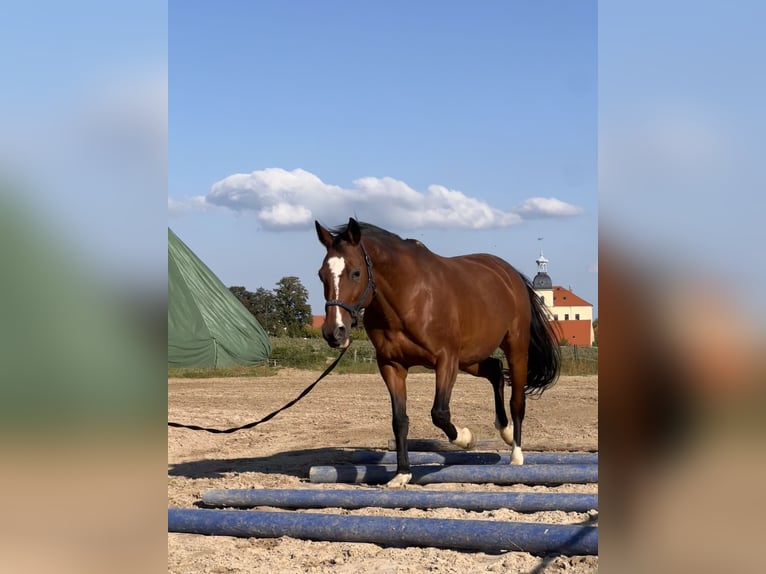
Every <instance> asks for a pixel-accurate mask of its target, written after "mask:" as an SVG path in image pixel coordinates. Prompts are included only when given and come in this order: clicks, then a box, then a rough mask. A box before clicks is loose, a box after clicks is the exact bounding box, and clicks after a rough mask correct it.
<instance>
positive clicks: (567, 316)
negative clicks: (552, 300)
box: [564, 313, 569, 321]
mask: <svg viewBox="0 0 766 574" xmlns="http://www.w3.org/2000/svg"><path fill="white" fill-rule="evenodd" d="M564 321H569V313H564Z"/></svg>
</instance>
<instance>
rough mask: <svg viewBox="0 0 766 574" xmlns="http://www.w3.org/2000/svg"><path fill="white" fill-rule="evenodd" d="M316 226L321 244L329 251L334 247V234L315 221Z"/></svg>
mask: <svg viewBox="0 0 766 574" xmlns="http://www.w3.org/2000/svg"><path fill="white" fill-rule="evenodd" d="M314 225H315V226H316V228H317V237H318V238H319V243H321V244H322V245H324V246H325V247H326V248H327V249H329V248H330V247H332V233H330V232H329V231H327V230H326V229H325V228H324V227H322V225H321V224H320V223H319V222H318V221H316V220H315V221H314Z"/></svg>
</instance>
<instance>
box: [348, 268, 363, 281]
mask: <svg viewBox="0 0 766 574" xmlns="http://www.w3.org/2000/svg"><path fill="white" fill-rule="evenodd" d="M361 276H362V272H361V271H359V269H354V270H353V271H352V272H351V274H350V277H351V279H353V280H354V281H359V278H360V277H361Z"/></svg>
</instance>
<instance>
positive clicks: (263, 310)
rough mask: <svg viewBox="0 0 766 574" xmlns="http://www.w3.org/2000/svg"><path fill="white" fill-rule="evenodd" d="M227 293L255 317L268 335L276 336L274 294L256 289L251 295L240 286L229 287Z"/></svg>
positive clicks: (259, 288)
mask: <svg viewBox="0 0 766 574" xmlns="http://www.w3.org/2000/svg"><path fill="white" fill-rule="evenodd" d="M229 291H231V292H232V293H233V294H234V296H235V297H236V298H237V299H239V300H240V302H241V303H242V304H243V305H244V306H245V308H246V309H247V310H248V311H250V312H251V313H252V314H253V315H254V316H255V318H256V319H257V320H258V323H260V324H261V326H262V327H263V328H264V330H265V331H266V332H267V333H268V334H269V335H276V334H277V333H276V329H277V327H278V323H279V321H278V318H277V316H276V308H275V305H274V294H273V293H272V292H271V291H269V290H267V289H264V288H263V287H258V289H256V291H255V293H252V292H251V291H248V290H247V289H245V288H244V287H240V286H234V287H229Z"/></svg>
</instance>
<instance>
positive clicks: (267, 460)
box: [168, 369, 598, 574]
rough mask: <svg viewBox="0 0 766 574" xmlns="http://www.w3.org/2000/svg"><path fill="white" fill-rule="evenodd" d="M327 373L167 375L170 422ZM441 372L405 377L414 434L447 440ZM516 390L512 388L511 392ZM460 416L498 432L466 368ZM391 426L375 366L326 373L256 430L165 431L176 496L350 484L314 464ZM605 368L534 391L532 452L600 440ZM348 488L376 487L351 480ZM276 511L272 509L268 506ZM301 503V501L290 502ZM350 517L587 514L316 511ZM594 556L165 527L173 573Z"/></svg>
mask: <svg viewBox="0 0 766 574" xmlns="http://www.w3.org/2000/svg"><path fill="white" fill-rule="evenodd" d="M318 374H319V373H314V372H308V371H298V370H290V369H284V370H282V371H280V373H279V374H278V375H277V376H274V377H267V378H236V379H169V380H168V420H170V421H176V422H182V423H187V424H197V425H202V426H211V427H216V428H226V427H231V426H237V425H242V424H245V423H248V422H250V421H253V420H257V419H259V418H261V417H262V416H264V415H266V414H268V413H269V412H271V411H273V410H275V409H277V408H279V407H280V406H282V405H283V404H285V403H286V402H288V401H289V400H291V399H293V398H294V397H295V396H297V395H298V394H299V393H300V392H301V391H302V390H303V389H304V388H305V387H306V386H307V385H308V384H309V383H311V382H312V381H313V380H314V379H315V378H316V376H318ZM433 388H434V379H433V374H414V375H410V377H409V379H408V414H409V417H410V438H433V439H443V438H444V436H443V434H442V433H441V431H440V430H438V429H437V428H436V427H434V426H433V425H432V424H431V417H430V409H431V403H432V401H433ZM509 391H510V390H509V389H508V393H507V394H509ZM451 406H452V409H451V410H452V416H453V421H454V422H455V424H456V425H458V426H467V427H469V428H470V429H471V430H472V431H473V432H474V435H476V436H477V438H478V439H480V440H482V439H495V438H497V431H496V430H495V429H494V427H493V421H494V409H493V405H492V392H491V387H490V385H489V383H487V382H486V381H485V380H483V379H475V378H473V377H471V376H468V375H460V376H459V378H458V382H457V384H456V385H455V390H454V392H453V398H452V405H451ZM390 438H393V433H392V431H391V407H390V401H389V398H388V392H387V391H386V388H385V385H384V384H383V382H382V380H381V379H380V377H379V376H378V375H330V376H328V377H327V378H326V379H324V380H323V381H321V382H320V383H319V385H317V387H316V388H315V389H314V390H313V392H312V393H311V394H309V395H308V396H307V397H305V398H304V399H303V400H301V401H300V402H298V403H297V404H296V405H295V406H294V407H292V408H291V409H289V410H287V411H285V412H283V413H281V414H280V415H278V416H277V417H275V418H274V419H272V420H271V421H269V422H267V423H264V424H263V425H261V426H258V427H256V428H254V429H251V430H246V431H240V432H237V433H233V434H230V435H215V434H210V433H205V432H195V431H190V430H186V429H176V428H169V429H168V506H171V507H186V508H193V507H195V505H197V504H199V502H200V497H201V494H202V493H203V492H204V491H205V490H208V489H212V488H323V489H327V488H349V486H348V485H321V484H316V485H314V484H311V483H309V481H308V475H309V468H310V467H311V466H313V465H326V464H341V463H345V462H349V460H350V458H349V456H350V452H351V451H353V450H354V449H385V448H386V446H387V444H388V440H389V439H390ZM597 449H598V377H596V376H586V377H562V378H561V379H560V380H559V381H558V383H557V384H556V385H555V386H554V387H552V388H551V389H549V390H548V391H547V392H546V393H545V394H544V395H543V396H542V398H540V399H530V400H528V401H527V414H526V419H525V421H524V450H525V451H530V450H547V451H556V450H560V451H568V450H573V451H574V450H591V451H593V450H597ZM351 488H370V487H369V486H367V487H365V486H355V487H351ZM408 488H411V489H431V490H437V489H438V490H460V491H466V490H481V491H500V490H505V491H519V492H524V491H527V492H529V491H534V492H578V493H593V492H597V489H598V487H597V485H595V484H589V485H562V486H557V487H542V486H522V485H518V486H505V487H501V486H495V485H473V484H434V485H428V486H409V487H408ZM268 510H276V509H268ZM290 512H294V511H290ZM305 512H332V513H340V514H353V515H377V516H405V517H433V518H455V519H473V520H482V519H483V520H496V521H528V522H545V523H566V524H577V523H584V522H586V521H591V522H590V523H591V524H595V523H596V522H595V521H594V519H595V518H596V517H597V516H596V515H597V513H596V512H595V511H591V512H590V513H566V512H559V511H556V512H537V513H531V514H522V513H517V512H513V511H510V510H505V509H503V510H494V511H486V512H472V511H465V510H458V509H433V510H418V509H409V510H398V509H378V508H366V509H360V510H341V509H337V508H336V509H326V510H309V511H305ZM597 570H598V557H595V556H575V557H567V556H546V557H537V556H533V555H530V554H527V553H520V552H507V553H499V554H490V553H484V552H463V551H452V550H439V549H433V548H383V547H381V546H378V545H375V544H362V543H339V542H314V541H304V540H297V539H293V538H288V537H282V538H276V539H245V538H230V537H217V536H199V535H191V534H168V572H170V573H178V574H181V573H186V574H188V573H216V574H218V573H233V572H262V573H267V574H272V573H275V572H280V573H283V572H286V573H297V572H311V573H330V572H332V573H336V572H339V573H354V572H364V573H370V574H372V573H392V574H393V573H425V572H430V573H433V572H437V573H442V572H444V573H446V572H471V573H473V572H529V573H542V572H558V571H567V572H573V573H576V574H580V573H586V572H596V571H597Z"/></svg>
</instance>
